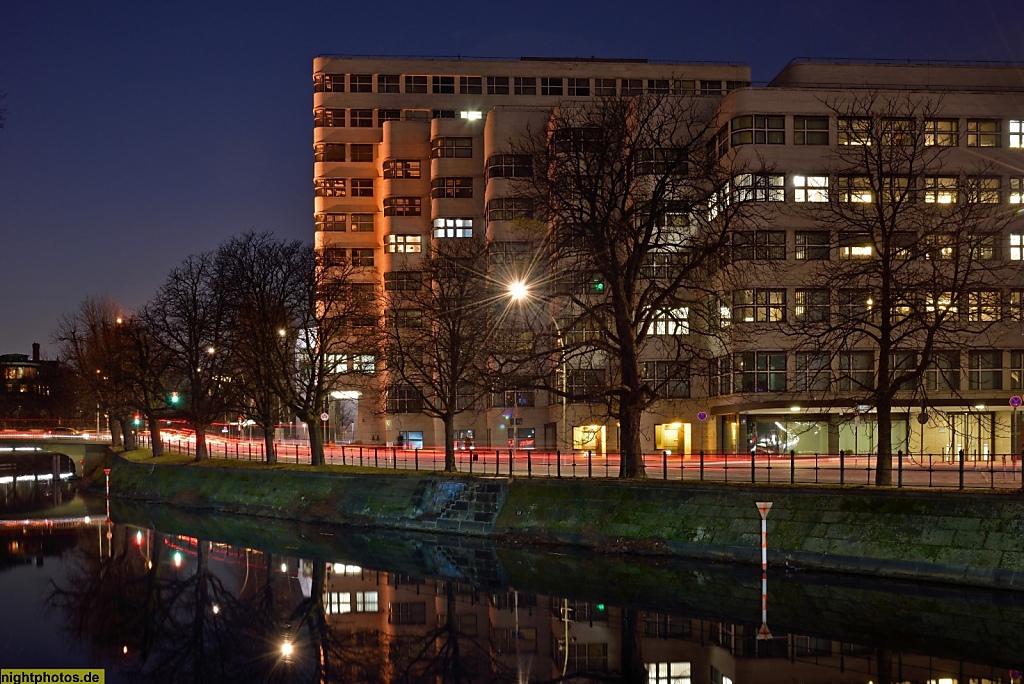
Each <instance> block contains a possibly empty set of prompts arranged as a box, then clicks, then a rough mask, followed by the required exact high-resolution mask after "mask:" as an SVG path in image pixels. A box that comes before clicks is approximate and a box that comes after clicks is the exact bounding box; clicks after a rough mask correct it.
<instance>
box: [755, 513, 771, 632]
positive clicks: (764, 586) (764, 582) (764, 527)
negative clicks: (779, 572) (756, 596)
mask: <svg viewBox="0 0 1024 684" xmlns="http://www.w3.org/2000/svg"><path fill="white" fill-rule="evenodd" d="M756 506H757V511H758V512H759V513H760V514H761V628H760V629H759V630H757V639H758V641H762V640H765V639H771V638H772V633H771V631H770V630H769V629H768V511H770V510H771V509H772V502H771V501H758V502H756Z"/></svg>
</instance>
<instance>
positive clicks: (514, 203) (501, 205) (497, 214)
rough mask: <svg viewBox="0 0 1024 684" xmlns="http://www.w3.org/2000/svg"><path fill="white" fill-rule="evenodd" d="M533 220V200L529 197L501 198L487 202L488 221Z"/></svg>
mask: <svg viewBox="0 0 1024 684" xmlns="http://www.w3.org/2000/svg"><path fill="white" fill-rule="evenodd" d="M531 218H533V200H532V199H530V198H529V197H499V198H497V199H492V200H489V201H488V202H487V220H488V221H516V220H520V219H531Z"/></svg>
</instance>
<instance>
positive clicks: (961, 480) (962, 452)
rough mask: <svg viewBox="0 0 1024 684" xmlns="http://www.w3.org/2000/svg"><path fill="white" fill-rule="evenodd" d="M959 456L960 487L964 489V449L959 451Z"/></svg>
mask: <svg viewBox="0 0 1024 684" xmlns="http://www.w3.org/2000/svg"><path fill="white" fill-rule="evenodd" d="M957 456H959V457H960V489H963V488H964V450H963V449H960V451H959V452H958V453H957Z"/></svg>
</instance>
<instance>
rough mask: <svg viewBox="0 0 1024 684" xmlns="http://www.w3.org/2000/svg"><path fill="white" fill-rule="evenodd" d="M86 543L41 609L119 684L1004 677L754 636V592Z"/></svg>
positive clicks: (936, 657)
mask: <svg viewBox="0 0 1024 684" xmlns="http://www.w3.org/2000/svg"><path fill="white" fill-rule="evenodd" d="M90 536H91V535H90ZM93 539H94V541H92V542H91V543H90V542H87V541H86V537H85V536H83V537H81V538H80V541H79V548H78V549H77V551H76V553H75V556H74V557H75V559H76V561H75V564H74V569H73V570H72V571H71V572H70V573H69V575H68V576H67V581H66V583H64V584H62V585H60V586H57V587H56V588H55V589H54V591H53V594H52V595H51V597H50V606H51V608H54V609H57V610H59V611H62V612H63V613H64V614H65V615H66V623H67V624H68V629H69V631H71V632H72V633H73V634H75V635H76V636H77V637H78V638H80V639H82V640H85V641H88V642H89V643H90V644H91V647H92V648H93V650H94V652H95V653H96V656H97V659H98V660H99V661H102V662H103V663H104V664H105V666H107V667H110V668H112V670H113V671H114V672H119V673H122V674H124V675H126V676H128V678H130V679H132V680H137V681H167V677H168V676H169V675H168V673H173V678H174V679H175V680H179V681H184V680H194V681H206V680H209V681H213V680H216V681H219V682H227V681H239V682H241V681H310V682H316V681H330V682H422V681H432V682H466V683H471V682H527V681H529V682H551V681H560V680H564V679H571V680H573V681H578V682H587V681H595V682H596V681H632V682H645V683H649V684H684V683H689V682H693V683H695V684H696V683H701V682H712V683H713V684H731V683H732V682H737V683H739V682H744V683H746V682H762V683H772V682H779V683H782V682H851V683H852V682H857V683H861V684H863V683H865V682H873V683H886V682H922V683H925V682H930V683H935V684H940V683H941V684H947V683H948V684H952V683H953V682H957V683H962V684H985V683H990V682H1009V681H1010V680H1009V669H1008V668H1006V667H995V666H994V665H992V664H985V663H974V662H968V661H965V660H963V659H962V658H949V659H946V658H945V657H944V656H948V655H949V654H945V653H922V652H905V651H901V650H898V646H897V647H891V646H886V645H882V646H879V644H878V643H877V641H875V642H874V643H872V645H866V644H859V643H852V642H851V641H850V640H849V638H848V634H849V632H847V633H846V634H847V636H845V637H844V638H843V639H842V640H840V639H838V638H832V637H829V636H828V635H827V634H824V633H822V632H821V631H820V627H819V625H808V626H807V633H806V634H800V633H787V632H786V631H783V630H778V629H777V628H776V626H775V625H773V630H772V632H773V638H771V639H766V640H764V639H762V640H759V639H758V638H757V635H758V629H759V627H760V624H761V620H760V618H761V614H760V596H759V595H757V594H756V593H753V594H752V595H751V597H750V610H749V621H744V620H740V621H739V622H737V621H736V620H735V619H728V620H727V619H714V618H712V617H709V615H708V614H703V615H696V614H683V613H678V612H663V611H659V610H653V609H651V608H650V606H647V607H635V606H629V605H617V604H615V603H612V602H609V603H603V602H600V601H598V600H593V599H592V597H590V600H582V599H580V598H578V597H577V598H569V597H565V596H554V595H546V594H541V593H536V592H533V591H522V590H518V589H517V588H515V587H511V586H508V585H503V586H498V585H494V586H487V587H480V586H473V585H472V584H470V583H466V582H460V581H456V580H453V579H445V578H440V579H438V578H429V577H417V576H413V575H411V574H406V573H402V572H390V571H385V570H375V569H369V568H364V567H361V566H359V565H356V564H354V563H353V562H351V560H346V559H342V558H338V559H332V560H310V559H306V558H296V557H289V556H283V555H279V554H274V553H264V552H262V551H259V550H254V549H249V548H241V547H236V546H229V545H225V544H218V543H215V542H210V541H206V540H200V539H196V538H192V537H185V536H170V535H164V534H161V533H159V532H154V531H152V530H147V529H136V528H130V527H124V526H120V525H115V526H114V527H113V529H112V534H111V539H110V540H108V544H107V545H106V546H104V545H102V544H101V545H100V547H97V545H96V543H95V537H94V538H93ZM97 548H99V549H100V552H99V553H97ZM715 600H716V599H715V597H714V596H711V595H709V596H708V597H707V601H708V602H712V603H713V602H714V601H715ZM713 608H714V606H710V607H709V611H708V613H709V614H713V613H714V610H713ZM856 619H857V616H847V620H848V621H856ZM833 621H834V618H833ZM951 629H956V627H955V625H953V626H951ZM1004 665H1005V664H1004Z"/></svg>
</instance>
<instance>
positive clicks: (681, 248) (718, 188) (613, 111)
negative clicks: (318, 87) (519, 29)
mask: <svg viewBox="0 0 1024 684" xmlns="http://www.w3.org/2000/svg"><path fill="white" fill-rule="evenodd" d="M710 104H711V103H710V102H709V101H707V100H706V99H704V98H700V97H684V96H675V95H644V96H637V97H623V98H610V99H604V100H601V101H598V102H596V103H580V104H575V103H573V104H567V105H566V106H564V107H562V108H560V109H559V110H557V111H556V112H555V113H554V115H553V116H552V118H551V120H550V122H549V125H548V126H547V127H546V128H545V129H544V130H539V131H534V132H532V133H531V134H530V135H529V136H528V138H527V139H526V140H525V141H524V142H522V143H516V142H514V141H513V143H512V151H513V152H515V153H517V154H520V155H529V157H530V158H531V159H532V161H533V173H532V175H531V176H530V177H529V178H521V179H516V181H517V182H515V183H514V190H515V192H516V193H517V194H519V195H523V196H525V197H526V198H528V199H531V200H532V201H533V205H534V209H535V211H536V212H537V213H536V218H537V219H540V221H541V223H540V226H541V232H540V234H539V235H537V236H536V237H537V239H538V240H540V241H541V242H543V244H544V247H545V248H546V257H547V259H549V261H546V260H544V259H542V260H539V261H538V264H539V265H541V266H544V267H547V268H549V269H550V273H551V281H549V282H543V281H542V282H541V283H540V285H539V287H536V290H537V291H538V292H541V293H542V295H541V296H542V298H544V299H550V300H551V302H552V309H551V312H552V315H553V319H552V320H553V321H560V322H558V323H557V325H554V328H555V329H554V330H550V329H549V332H550V333H552V334H549V335H548V336H547V349H546V352H545V353H546V354H547V357H548V358H558V359H560V361H561V365H562V366H563V368H562V378H561V380H560V381H559V379H558V378H557V377H556V375H557V374H554V375H552V374H549V375H548V376H547V380H546V381H545V387H546V389H548V391H549V392H551V393H553V394H555V395H556V396H562V397H567V399H568V400H570V401H587V402H591V403H594V404H597V405H601V406H602V407H603V408H602V409H601V411H602V412H603V413H604V415H605V416H606V417H608V418H611V419H614V420H617V421H618V423H619V426H620V427H619V449H620V452H621V455H622V459H621V466H620V470H619V477H622V478H643V477H644V466H643V454H642V447H641V417H642V414H643V412H644V411H646V410H648V409H649V408H650V407H651V405H652V404H653V403H654V402H656V401H659V400H661V399H665V398H671V397H673V395H675V396H678V394H679V388H680V383H681V382H682V383H688V382H689V375H688V374H689V372H690V371H689V367H690V365H691V364H692V363H693V362H694V361H696V360H697V359H702V358H706V357H707V355H708V349H709V344H708V340H707V339H706V337H707V335H708V334H711V333H712V332H714V328H713V327H712V326H710V325H708V324H706V323H705V322H704V320H703V313H704V311H705V309H704V307H703V306H702V304H703V302H704V301H705V299H706V296H707V295H708V294H709V291H708V288H709V287H710V285H709V282H710V280H709V277H710V274H711V273H712V272H713V271H714V269H715V267H716V265H717V263H718V262H717V259H716V255H717V254H718V253H719V252H720V251H721V250H722V248H723V247H724V246H725V244H726V240H727V236H728V234H729V230H730V226H731V223H732V220H733V218H734V217H735V216H736V215H737V212H738V210H739V205H740V204H741V203H740V202H728V201H726V199H727V196H726V195H725V188H726V187H727V182H728V176H727V175H726V172H725V170H724V169H723V168H722V167H721V166H720V165H719V163H718V157H717V155H715V154H714V151H713V149H709V147H708V145H707V144H706V140H707V138H708V137H709V136H710V134H711V130H710V128H709V126H710V123H709V122H710V121H711V120H712V117H711V113H712V112H711V111H710ZM527 225H529V223H528V222H527ZM533 225H537V224H533ZM492 276H493V277H495V278H497V279H500V278H501V276H500V274H492ZM526 278H527V282H530V283H531V288H533V287H534V285H533V283H535V282H536V280H537V279H536V277H535V276H534V275H530V274H528V275H527V276H526Z"/></svg>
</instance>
